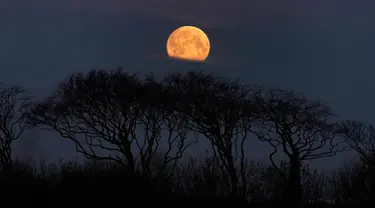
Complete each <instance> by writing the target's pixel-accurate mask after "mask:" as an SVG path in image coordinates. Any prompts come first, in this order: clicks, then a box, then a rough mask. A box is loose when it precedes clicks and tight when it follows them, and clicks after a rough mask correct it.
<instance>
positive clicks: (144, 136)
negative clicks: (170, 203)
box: [0, 69, 375, 206]
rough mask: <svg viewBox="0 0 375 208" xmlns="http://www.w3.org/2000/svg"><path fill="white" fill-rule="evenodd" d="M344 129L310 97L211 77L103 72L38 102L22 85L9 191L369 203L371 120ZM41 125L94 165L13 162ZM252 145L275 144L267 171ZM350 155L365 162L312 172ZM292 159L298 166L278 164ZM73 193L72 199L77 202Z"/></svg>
mask: <svg viewBox="0 0 375 208" xmlns="http://www.w3.org/2000/svg"><path fill="white" fill-rule="evenodd" d="M338 120H339V117H338V116H336V115H335V114H334V112H333V111H332V109H331V108H330V107H329V105H327V104H325V103H322V102H319V101H315V100H310V99H308V98H307V97H305V96H304V95H303V94H301V93H297V92H294V91H291V90H284V89H270V88H264V87H260V86H255V85H244V84H241V83H240V82H239V81H238V80H229V79H224V78H221V77H216V76H214V75H212V74H206V73H202V72H188V73H185V74H182V73H171V74H168V75H166V76H164V77H161V78H157V77H155V76H153V75H148V76H142V77H141V76H138V75H135V74H129V73H125V72H123V71H122V70H121V69H117V70H92V71H90V72H89V73H86V74H84V73H76V74H72V75H71V76H69V77H68V78H67V79H66V80H65V81H63V82H61V83H60V84H59V85H58V87H57V89H56V90H55V91H54V92H53V93H52V94H51V95H50V96H49V97H47V98H45V99H43V100H40V101H38V102H33V101H32V100H31V95H30V93H29V92H27V91H26V90H24V89H22V88H21V87H14V86H7V85H5V84H2V85H1V87H0V167H1V179H2V181H3V182H2V183H3V186H4V187H5V186H6V185H5V184H9V187H13V188H10V189H17V190H18V191H19V189H20V188H19V187H25V186H27V185H26V184H28V185H30V184H33V187H34V188H35V187H41V188H42V189H44V190H58V189H61V188H72V189H73V187H74V190H76V191H77V190H83V189H87V192H86V193H91V194H92V196H95V195H97V196H98V197H99V196H104V195H107V194H109V193H108V190H109V189H108V187H107V188H103V187H102V186H108V185H109V184H110V185H113V186H115V187H117V189H119V190H121V191H122V192H124V193H125V192H127V193H133V194H135V195H138V196H139V195H142V194H146V195H147V196H149V197H154V198H155V197H156V196H158V197H156V198H158V199H165V198H163V197H166V196H206V197H225V196H227V197H228V198H231V199H233V200H234V199H236V200H237V201H242V202H245V201H248V202H251V203H256V204H272V203H274V204H276V205H280V204H281V203H285V204H288V205H292V206H301V205H302V204H322V203H327V202H330V203H335V204H336V205H346V206H350V205H355V204H360V203H367V202H369V201H371V200H372V199H373V198H374V196H375V195H374V187H375V186H374V185H375V184H374V182H375V181H374V178H375V177H374V175H375V170H374V166H373V164H374V161H375V158H374V157H375V154H374V153H375V140H374V136H375V130H374V128H373V127H372V126H371V125H366V124H363V123H361V122H359V121H339V122H338ZM30 128H41V129H48V130H51V131H54V132H57V133H59V134H60V136H61V138H62V139H69V140H71V141H72V142H74V144H75V147H76V151H77V152H79V153H81V154H82V155H84V156H85V157H86V158H87V162H86V163H85V164H80V163H79V162H76V163H65V164H60V165H53V164H44V165H43V164H41V165H34V166H33V165H30V164H28V163H26V162H25V161H13V159H12V157H11V150H12V149H11V144H12V142H13V141H14V140H17V139H18V138H19V137H20V135H21V134H22V133H23V132H24V131H25V130H27V129H30ZM252 140H259V141H262V142H264V143H266V144H268V145H269V146H270V148H271V150H272V151H271V152H269V153H265V154H268V156H269V157H268V158H269V160H268V161H267V162H256V161H254V160H252V158H247V157H246V152H247V151H248V150H247V148H248V147H249V145H250V144H251V141H252ZM202 142H203V143H208V144H209V145H208V147H209V149H208V150H209V151H207V153H206V156H205V157H198V158H191V157H189V156H188V155H186V151H187V150H188V149H189V148H190V149H194V148H196V147H197V145H200V144H201V143H202ZM348 150H352V151H355V152H356V153H357V154H358V156H359V157H358V158H359V160H358V161H355V162H353V163H350V164H348V165H346V166H343V168H340V169H338V170H333V171H332V172H320V171H317V170H314V169H312V168H310V167H309V166H308V165H307V162H308V161H310V160H315V159H320V158H326V157H332V156H335V155H336V154H341V153H342V152H345V151H348ZM280 153H281V154H283V155H284V156H285V158H286V160H283V161H281V163H279V162H275V161H274V157H275V154H280ZM15 184H18V185H15ZM16 187H17V188H16ZM98 187H102V188H98ZM10 189H2V190H3V191H4V190H5V191H9V190H10ZM117 189H116V190H117ZM113 191H115V190H114V189H111V192H113ZM115 192H117V191H115ZM33 193H36V192H35V191H34V192H33ZM49 193H54V192H52V191H50V192H49ZM72 193H75V192H65V194H71V195H72V197H73V196H77V195H75V194H72ZM135 195H134V196H135ZM146 195H143V196H146ZM127 196H128V197H129V200H130V199H131V197H130V196H131V195H127ZM73 198H74V197H73ZM181 200H182V199H181ZM189 200H190V201H192V200H191V199H189ZM189 200H188V201H189ZM212 202H216V203H218V204H219V205H220V204H222V203H224V201H220V200H218V199H215V200H212ZM186 203H188V202H186ZM228 203H229V202H228ZM230 203H233V202H230Z"/></svg>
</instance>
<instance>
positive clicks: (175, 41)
mask: <svg viewBox="0 0 375 208" xmlns="http://www.w3.org/2000/svg"><path fill="white" fill-rule="evenodd" d="M167 53H168V56H169V57H171V58H175V59H184V60H193V61H204V60H206V58H207V57H208V55H209V53H210V40H209V39H208V37H207V35H206V34H205V33H204V32H203V31H202V30H201V29H199V28H197V27H193V26H183V27H180V28H178V29H176V30H175V31H173V32H172V33H171V35H170V36H169V38H168V41H167Z"/></svg>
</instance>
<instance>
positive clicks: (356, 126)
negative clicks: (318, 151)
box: [330, 120, 375, 203]
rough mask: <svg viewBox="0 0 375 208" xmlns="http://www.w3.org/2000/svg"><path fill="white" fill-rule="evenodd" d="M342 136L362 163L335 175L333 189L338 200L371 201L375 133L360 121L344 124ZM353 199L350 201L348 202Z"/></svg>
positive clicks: (333, 176)
mask: <svg viewBox="0 0 375 208" xmlns="http://www.w3.org/2000/svg"><path fill="white" fill-rule="evenodd" d="M339 130H340V131H339V133H340V134H341V135H342V136H343V137H344V138H345V141H346V143H347V145H348V146H349V148H350V149H351V150H354V151H355V152H356V153H357V155H358V157H359V160H358V161H356V162H354V163H352V164H350V166H346V167H343V168H341V169H340V170H338V171H336V172H334V174H333V175H332V178H331V184H330V185H331V187H332V188H333V192H334V196H335V198H336V200H337V201H343V202H344V203H359V202H364V201H370V200H372V199H373V198H374V196H375V195H374V194H375V177H374V175H375V167H374V163H375V130H374V127H373V126H372V125H366V124H364V123H362V122H360V121H350V120H347V121H343V122H341V123H340V124H339ZM349 199H350V200H349Z"/></svg>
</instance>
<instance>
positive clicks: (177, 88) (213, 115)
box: [164, 72, 256, 196]
mask: <svg viewBox="0 0 375 208" xmlns="http://www.w3.org/2000/svg"><path fill="white" fill-rule="evenodd" d="M164 85H165V86H168V88H170V89H171V90H174V93H175V94H176V96H175V97H176V99H175V102H174V103H175V104H176V106H175V109H177V110H178V111H179V112H182V113H183V114H184V115H185V116H186V124H187V125H188V128H189V129H190V130H192V131H194V132H197V133H199V134H200V135H203V136H204V137H206V138H207V139H208V140H209V141H210V143H211V145H212V151H213V154H214V158H215V159H216V160H217V162H218V163H217V164H218V165H219V167H220V169H221V170H222V175H223V177H227V179H226V180H224V184H226V186H227V187H228V190H229V194H230V195H232V196H239V195H244V193H246V190H244V188H245V187H241V188H242V190H241V192H239V188H240V187H238V182H239V181H240V179H241V180H243V181H244V184H245V183H246V177H245V156H244V154H245V153H244V144H245V141H246V138H247V132H248V131H247V130H246V129H247V127H248V126H249V125H250V124H251V122H252V119H253V118H252V117H251V112H252V111H251V110H252V109H251V103H249V100H251V99H250V97H252V96H254V95H255V94H256V93H254V91H251V90H249V89H247V88H246V87H244V86H241V85H240V84H239V83H238V82H230V81H227V80H224V79H220V78H217V77H214V76H213V75H211V74H204V73H200V72H189V73H187V74H185V75H183V74H170V75H169V76H167V77H166V78H165V79H164ZM245 113H246V116H245Z"/></svg>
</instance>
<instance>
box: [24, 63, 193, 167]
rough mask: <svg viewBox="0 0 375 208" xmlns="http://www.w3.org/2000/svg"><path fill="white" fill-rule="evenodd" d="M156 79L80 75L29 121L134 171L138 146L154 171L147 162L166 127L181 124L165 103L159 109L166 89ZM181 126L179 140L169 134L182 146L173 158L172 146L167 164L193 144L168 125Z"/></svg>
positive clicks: (37, 108)
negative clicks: (149, 81)
mask: <svg viewBox="0 0 375 208" xmlns="http://www.w3.org/2000/svg"><path fill="white" fill-rule="evenodd" d="M151 84H152V83H148V84H147V83H143V82H142V80H140V79H139V78H138V77H137V76H136V75H131V74H126V73H123V72H122V71H121V70H117V71H111V72H107V71H104V70H93V71H91V72H90V73H88V74H87V75H84V74H82V73H78V74H74V75H72V76H70V78H69V79H68V80H67V81H66V82H63V83H62V84H61V85H60V87H59V89H58V90H57V91H56V92H55V93H54V94H53V95H52V96H51V97H49V98H47V99H46V100H44V101H42V102H39V103H37V104H36V105H35V106H34V108H33V109H32V111H31V113H30V115H29V120H30V122H31V123H33V124H34V125H39V126H41V127H45V128H46V129H49V130H53V131H57V132H58V133H59V134H60V135H61V136H62V137H63V138H68V139H70V140H71V141H73V142H74V143H75V145H76V150H77V151H78V152H80V153H82V154H83V155H84V156H85V157H86V158H88V159H95V160H111V161H115V162H116V163H118V164H121V165H124V166H126V167H127V168H129V170H130V171H131V172H134V171H135V169H136V156H135V155H134V154H135V153H134V149H132V148H134V147H138V148H139V149H138V150H139V151H140V156H141V163H142V167H143V171H145V173H147V174H149V172H148V171H149V168H148V167H147V168H146V166H147V165H150V160H151V158H152V156H153V155H154V153H155V152H156V150H157V149H158V144H159V141H160V139H161V138H162V136H161V134H160V133H161V131H162V130H163V129H162V127H164V126H165V125H166V124H171V123H174V124H176V125H177V124H179V123H178V122H177V121H175V120H172V119H173V117H172V115H168V114H166V111H165V110H164V109H165V108H159V107H161V106H162V103H161V101H160V100H158V99H160V97H159V96H161V95H162V93H163V91H158V90H159V88H158V86H157V85H151ZM160 89H161V88H160ZM154 93H155V94H154ZM176 129H178V131H180V132H178V133H177V134H178V136H177V137H178V139H171V138H172V137H169V140H168V142H167V143H168V144H171V143H173V142H175V143H177V144H178V145H177V146H178V147H179V148H180V149H179V150H178V151H177V153H176V155H175V157H172V159H171V158H170V155H171V154H169V153H170V152H168V151H167V153H166V155H165V157H168V158H167V160H166V161H164V162H165V163H169V162H173V161H175V160H177V159H179V158H180V155H181V154H182V153H181V152H183V151H184V150H185V149H186V146H187V145H188V144H187V143H184V141H185V140H183V139H185V138H186V137H185V136H186V135H185V134H184V133H183V132H181V131H183V129H181V128H178V127H176V126H174V127H169V129H168V130H169V132H172V131H177V130H176ZM142 130H145V133H144V134H143V136H144V137H142V134H141V133H140V131H142ZM174 133H175V132H174ZM182 140H183V141H182ZM168 155H169V156H168Z"/></svg>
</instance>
